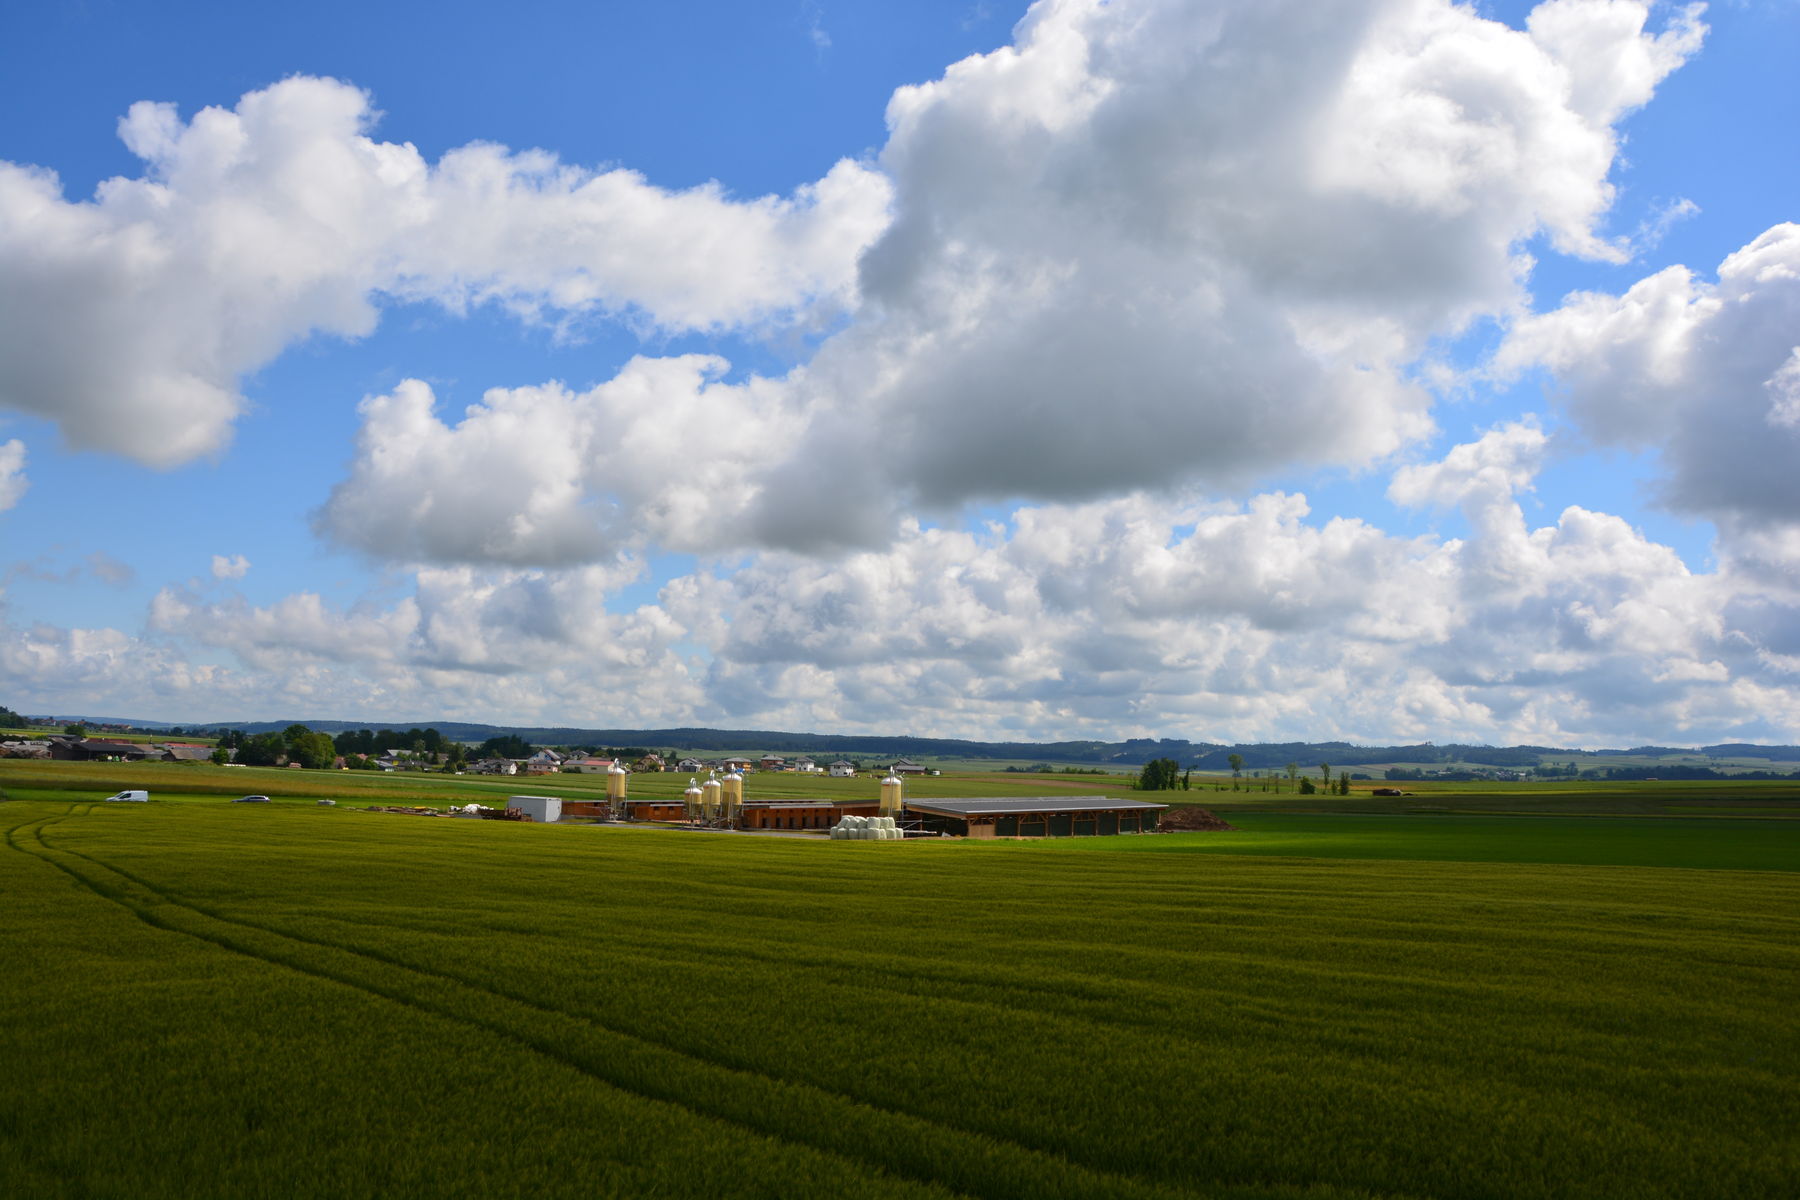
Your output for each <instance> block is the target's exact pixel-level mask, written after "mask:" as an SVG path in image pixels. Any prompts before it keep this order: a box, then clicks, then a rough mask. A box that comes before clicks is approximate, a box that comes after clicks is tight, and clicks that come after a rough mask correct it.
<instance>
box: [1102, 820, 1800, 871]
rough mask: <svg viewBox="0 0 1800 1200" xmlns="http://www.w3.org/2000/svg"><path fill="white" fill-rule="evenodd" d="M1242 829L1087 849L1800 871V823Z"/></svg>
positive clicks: (1254, 825)
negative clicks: (1231, 831)
mask: <svg viewBox="0 0 1800 1200" xmlns="http://www.w3.org/2000/svg"><path fill="white" fill-rule="evenodd" d="M1230 821H1231V823H1232V824H1233V825H1235V826H1237V827H1238V829H1237V832H1234V833H1177V834H1164V835H1161V836H1158V837H1149V838H1146V837H1136V838H1133V837H1118V838H1082V839H1080V841H1079V842H1077V843H1074V844H1075V845H1079V846H1080V847H1081V848H1083V849H1089V850H1104V851H1125V852H1137V853H1146V854H1230V855H1248V854H1254V855H1282V856H1288V857H1294V856H1303V857H1307V858H1383V859H1406V860H1415V861H1433V862H1483V863H1569V864H1581V865H1585V866H1634V867H1699V868H1707V867H1723V868H1731V869H1734V870H1745V871H1800V822H1795V821H1715V820H1704V819H1700V820H1685V821H1684V820H1672V819H1668V818H1654V817H1649V818H1640V817H1479V816H1450V815H1446V816H1384V815H1345V816H1317V815H1300V814H1275V813H1232V814H1231V815H1230Z"/></svg>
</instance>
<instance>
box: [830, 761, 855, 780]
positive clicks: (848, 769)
mask: <svg viewBox="0 0 1800 1200" xmlns="http://www.w3.org/2000/svg"><path fill="white" fill-rule="evenodd" d="M830 771H831V777H832V778H833V779H848V778H850V777H851V776H852V775H854V774H856V767H855V765H854V764H852V763H847V762H845V761H844V760H843V759H841V758H840V759H838V760H837V761H836V762H834V763H832V764H831V767H830Z"/></svg>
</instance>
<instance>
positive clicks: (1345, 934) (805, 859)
mask: <svg viewBox="0 0 1800 1200" xmlns="http://www.w3.org/2000/svg"><path fill="white" fill-rule="evenodd" d="M233 774H234V775H236V774H238V773H237V772H233ZM291 774H293V775H299V774H301V773H300V772H293V773H291ZM325 778H334V777H330V776H327V777H325ZM682 782H683V784H685V779H684V780H683V781H682ZM23 790H24V789H18V788H13V787H11V786H10V785H9V792H10V793H11V794H12V795H13V796H14V797H15V799H14V800H12V801H10V802H7V803H4V804H0V830H3V831H4V843H3V844H0V913H4V916H3V917H0V920H4V923H5V936H4V939H3V940H0V968H3V973H0V1000H3V1007H0V1014H3V1015H0V1062H4V1063H6V1065H7V1066H6V1070H5V1071H4V1072H0V1195H6V1196H31V1197H115V1196H116V1197H133V1198H136V1197H183V1198H187V1197H209V1196H221V1197H223V1196H232V1197H242V1196H270V1197H277V1196H279V1197H300V1196H334V1195H344V1194H378V1195H383V1196H426V1195H430V1196H442V1195H468V1196H483V1197H488V1196H533V1197H560V1196H653V1195H670V1196H676V1195H696V1194H705V1195H733V1196H736V1195H743V1196H781V1197H788V1196H833V1197H838V1196H863V1195H868V1196H888V1195H892V1196H953V1195H965V1196H984V1197H985V1196H994V1197H1021V1198H1024V1197H1032V1198H1035V1197H1046V1196H1049V1197H1057V1196H1095V1197H1099V1196H1128V1197H1129V1196H1146V1197H1150V1196H1183V1195H1187V1196H1224V1197H1293V1198H1296V1200H1298V1198H1300V1197H1306V1198H1309V1200H1337V1198H1344V1200H1348V1198H1351V1197H1395V1198H1398V1197H1403V1196H1405V1197H1417V1196H1441V1197H1495V1198H1498V1197H1563V1196H1571V1195H1581V1196H1633V1197H1637V1196H1734V1197H1753V1196H1770V1197H1774V1196H1787V1195H1791V1194H1792V1182H1793V1180H1794V1179H1795V1178H1796V1173H1797V1172H1800V1148H1797V1144H1796V1140H1795V1136H1794V1129H1795V1128H1796V1127H1797V1124H1800V1084H1797V1083H1796V1079H1800V1022H1795V1021H1794V1020H1793V1016H1792V1011H1793V1010H1792V1005H1793V997H1794V996H1795V995H1796V994H1800V872H1795V871H1792V870H1743V869H1735V868H1738V867H1741V866H1743V865H1744V856H1745V853H1746V851H1745V846H1744V842H1743V837H1744V833H1745V831H1746V830H1747V829H1750V830H1757V829H1758V827H1760V826H1763V825H1764V824H1768V825H1773V826H1775V828H1774V830H1773V831H1760V830H1758V832H1759V835H1760V836H1762V837H1763V838H1764V839H1765V840H1770V841H1773V840H1775V839H1785V843H1786V844H1787V845H1788V846H1792V844H1793V842H1794V834H1790V833H1788V831H1789V830H1794V831H1795V832H1796V833H1800V825H1794V824H1789V823H1780V822H1769V823H1764V822H1743V821H1732V820H1709V819H1695V820H1682V821H1672V820H1664V821H1662V822H1661V824H1662V825H1664V826H1669V827H1674V826H1679V827H1680V828H1681V829H1683V830H1684V831H1685V833H1684V839H1683V840H1684V843H1685V845H1686V847H1687V850H1686V852H1685V854H1684V856H1680V857H1679V864H1678V865H1663V866H1617V865H1600V866H1589V865H1572V864H1568V863H1564V864H1561V865H1538V864H1525V863H1515V862H1497V861H1473V860H1468V858H1467V856H1468V855H1469V854H1472V853H1475V851H1472V850H1470V847H1486V848H1487V850H1488V852H1491V853H1494V854H1496V855H1498V854H1499V852H1500V851H1501V850H1502V849H1503V848H1504V844H1506V843H1508V841H1509V838H1508V835H1505V834H1504V833H1502V832H1497V831H1495V830H1490V829H1488V828H1486V827H1485V826H1484V825H1482V824H1481V822H1480V819H1477V818H1444V817H1411V818H1392V819H1388V818H1375V819H1369V818H1325V817H1312V818H1301V817H1288V816H1261V815H1250V816H1247V817H1246V818H1245V820H1246V828H1245V830H1244V831H1243V832H1242V833H1237V834H1221V835H1172V836H1166V837H1156V838H1117V839H1092V840H1087V839H1083V840H1082V841H1080V842H1059V843H1001V844H995V845H983V844H979V843H970V842H955V841H946V842H926V843H908V844H895V843H877V842H820V841H805V840H785V839H762V838H748V837H742V838H740V837H730V836H717V835H708V834H694V833H673V832H671V833H655V832H649V833H646V832H638V831H629V830H617V829H609V828H605V827H594V826H534V825H528V824H527V825H519V824H509V823H503V822H485V821H454V820H444V819H439V820H427V819H418V818H411V817H400V816H384V815H377V814H370V813H365V812H360V811H356V810H354V809H352V808H350V807H348V806H340V807H338V808H334V809H333V808H319V807H316V806H315V805H313V804H312V803H311V802H310V801H306V800H300V799H295V800H292V801H283V800H280V799H278V800H277V802H276V803H274V804H270V805H264V806H233V805H228V804H224V803H221V802H219V800H218V798H217V797H216V796H215V797H212V798H210V799H200V798H196V799H193V800H192V801H191V802H186V803H152V804H148V805H117V806H113V805H103V804H88V803H79V802H71V800H70V799H69V793H68V792H67V791H63V792H61V793H60V794H59V793H58V792H57V791H56V790H55V789H45V790H44V793H37V792H34V793H33V794H34V795H38V794H44V795H45V798H26V799H18V798H17V797H19V796H20V795H21V792H22V791H23ZM264 790H266V789H264ZM1371 820H1374V821H1377V822H1379V821H1389V822H1390V824H1392V829H1391V830H1390V831H1389V832H1388V833H1387V834H1385V835H1384V834H1382V833H1381V832H1380V826H1379V825H1378V824H1371ZM1471 821H1473V822H1475V824H1469V822H1471ZM1296 822H1299V824H1296ZM1308 822H1311V824H1308ZM1334 822H1335V824H1334ZM1527 823H1528V824H1530V825H1539V824H1555V823H1556V819H1545V820H1543V821H1537V820H1528V822H1527ZM1564 824H1565V826H1566V827H1568V828H1574V827H1575V824H1572V823H1568V822H1566V821H1565V822H1564ZM1585 824H1595V825H1600V826H1606V825H1607V824H1608V822H1607V821H1596V822H1588V823H1585ZM1613 824H1614V825H1615V826H1616V827H1617V828H1619V829H1621V830H1624V829H1627V827H1628V826H1629V827H1632V828H1635V827H1636V826H1639V825H1645V826H1655V825H1657V824H1658V822H1657V821H1655V820H1646V821H1635V820H1633V821H1625V822H1620V821H1618V819H1613ZM1346 826H1348V827H1349V832H1344V829H1345V827H1346ZM1427 828H1436V829H1438V830H1440V831H1441V830H1454V829H1460V830H1461V832H1460V834H1457V835H1454V836H1452V835H1451V834H1446V833H1442V832H1440V833H1437V834H1435V835H1432V836H1436V837H1439V838H1446V837H1448V838H1450V841H1451V842H1454V843H1455V844H1456V845H1454V846H1452V845H1449V844H1448V843H1446V844H1443V845H1440V846H1439V848H1438V849H1437V850H1436V851H1435V852H1436V853H1442V854H1445V855H1446V856H1448V851H1449V850H1450V849H1456V848H1457V847H1460V848H1461V850H1462V851H1463V854H1462V855H1459V857H1463V858H1464V859H1465V860H1464V861H1454V862H1452V861H1432V860H1430V859H1429V858H1428V857H1427V856H1419V857H1416V858H1415V859H1414V860H1412V861H1407V860H1404V859H1401V858H1397V857H1391V856H1390V857H1382V856H1381V854H1382V853H1383V852H1387V853H1389V854H1393V853H1398V852H1399V851H1398V850H1396V847H1399V848H1400V849H1401V850H1403V849H1404V847H1405V846H1406V844H1407V837H1408V836H1409V834H1408V830H1412V831H1414V832H1415V833H1417V832H1418V831H1420V830H1424V829H1427ZM1333 829H1337V830H1339V833H1338V834H1337V835H1336V836H1337V837H1338V839H1339V841H1338V844H1337V851H1338V853H1336V854H1333V853H1332V848H1331V841H1332V837H1333V834H1332V830H1333ZM1535 836H1537V832H1536V831H1533V832H1531V833H1530V834H1528V835H1527V834H1518V835H1513V836H1512V837H1511V839H1510V840H1511V841H1512V842H1517V841H1519V840H1521V839H1524V840H1529V838H1530V837H1535ZM1208 837H1212V838H1216V839H1217V840H1216V841H1215V842H1213V843H1210V845H1212V846H1216V847H1218V849H1208V850H1206V851H1205V852H1201V853H1195V852H1191V850H1192V849H1197V848H1199V847H1201V846H1207V845H1209V843H1207V842H1206V841H1205V840H1204V839H1206V838H1208ZM1281 838H1288V839H1289V841H1288V842H1287V843H1286V848H1285V849H1283V848H1282V845H1281V843H1280V839H1281ZM1270 839H1275V840H1274V841H1271V840H1270ZM1625 840H1626V841H1630V840H1631V837H1630V836H1629V835H1628V836H1626V838H1625ZM1102 843H1104V844H1105V848H1107V849H1112V848H1118V849H1121V850H1123V849H1126V848H1128V847H1129V848H1130V849H1131V850H1132V851H1133V852H1123V853H1110V852H1107V853H1100V852H1095V851H1096V849H1098V848H1100V847H1101V846H1102ZM1640 844H1643V843H1640ZM1158 846H1161V847H1166V848H1167V849H1168V850H1170V851H1175V852H1168V853H1157V852H1149V851H1152V850H1153V849H1154V848H1156V847H1158ZM1233 846H1235V850H1233V849H1231V848H1230V847H1233ZM1414 848H1415V849H1418V848H1419V846H1418V844H1416V843H1415V845H1414ZM1426 849H1429V847H1426ZM1299 853H1304V854H1306V855H1310V857H1295V856H1291V855H1294V854H1299ZM1645 853H1647V854H1650V855H1652V857H1653V860H1654V861H1656V862H1671V863H1673V862H1676V857H1675V856H1673V855H1672V852H1671V851H1669V850H1668V848H1667V847H1664V848H1662V849H1657V848H1655V847H1652V848H1651V849H1650V850H1648V851H1645ZM1359 855H1360V856H1361V857H1359ZM1626 857H1627V858H1629V857H1630V856H1629V855H1627V856H1626ZM1608 861H1611V860H1608ZM1783 865H1788V866H1791V865H1792V863H1791V862H1789V863H1786V864H1783Z"/></svg>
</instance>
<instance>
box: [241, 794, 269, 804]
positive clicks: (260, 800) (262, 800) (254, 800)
mask: <svg viewBox="0 0 1800 1200" xmlns="http://www.w3.org/2000/svg"><path fill="white" fill-rule="evenodd" d="M268 802H269V798H268V797H267V796H239V797H238V798H237V799H236V800H233V801H232V803H233V804H267V803H268Z"/></svg>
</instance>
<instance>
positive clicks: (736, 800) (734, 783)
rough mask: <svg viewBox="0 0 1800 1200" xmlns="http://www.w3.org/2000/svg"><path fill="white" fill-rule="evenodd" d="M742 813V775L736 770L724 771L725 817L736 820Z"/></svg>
mask: <svg viewBox="0 0 1800 1200" xmlns="http://www.w3.org/2000/svg"><path fill="white" fill-rule="evenodd" d="M743 815H744V777H743V776H742V775H740V774H738V773H737V772H736V771H727V772H726V773H725V819H726V820H728V821H736V820H739V819H740V818H742V817H743Z"/></svg>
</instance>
